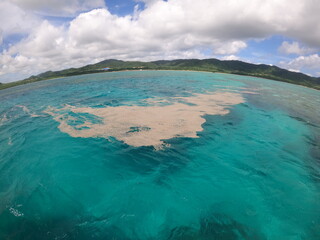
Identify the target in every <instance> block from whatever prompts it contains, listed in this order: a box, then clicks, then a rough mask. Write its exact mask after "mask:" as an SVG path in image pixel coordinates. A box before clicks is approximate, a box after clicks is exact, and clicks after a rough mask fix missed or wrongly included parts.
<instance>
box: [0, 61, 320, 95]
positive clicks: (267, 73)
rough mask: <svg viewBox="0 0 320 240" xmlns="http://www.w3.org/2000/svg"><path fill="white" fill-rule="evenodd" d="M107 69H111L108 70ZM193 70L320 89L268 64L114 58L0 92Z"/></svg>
mask: <svg viewBox="0 0 320 240" xmlns="http://www.w3.org/2000/svg"><path fill="white" fill-rule="evenodd" d="M106 68H108V69H106ZM139 69H144V70H194V71H208V72H221V73H232V74H239V75H248V76H254V77H262V78H267V79H273V80H277V81H283V82H289V83H293V84H299V85H303V86H306V87H311V88H315V89H319V90H320V78H315V77H311V76H308V75H306V74H303V73H297V72H291V71H288V70H285V69H282V68H279V67H276V66H269V65H265V64H259V65H257V64H251V63H246V62H242V61H234V60H231V61H221V60H218V59H204V60H199V59H179V60H171V61H169V60H168V61H167V60H161V61H153V62H139V61H121V60H115V59H109V60H105V61H102V62H99V63H96V64H90V65H87V66H84V67H80V68H69V69H65V70H61V71H54V72H53V71H48V72H44V73H41V74H39V75H37V76H31V77H29V78H27V79H24V80H21V81H17V82H12V83H3V84H0V89H5V88H9V87H13V86H17V85H22V84H26V83H31V82H36V81H42V80H47V79H52V78H60V77H67V76H73V75H80V74H90V73H99V72H106V71H124V70H139Z"/></svg>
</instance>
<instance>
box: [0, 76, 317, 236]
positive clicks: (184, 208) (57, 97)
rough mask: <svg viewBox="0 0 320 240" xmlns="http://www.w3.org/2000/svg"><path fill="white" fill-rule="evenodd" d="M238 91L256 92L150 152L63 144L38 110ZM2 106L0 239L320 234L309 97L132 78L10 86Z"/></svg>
mask: <svg viewBox="0 0 320 240" xmlns="http://www.w3.org/2000/svg"><path fill="white" fill-rule="evenodd" d="M243 88H248V89H249V90H250V89H251V90H252V91H256V92H258V93H259V94H250V93H245V92H244V93H243V95H244V97H245V99H246V102H245V103H242V104H238V105H235V106H233V107H231V108H230V113H229V114H227V115H224V116H216V115H214V116H210V115H207V116H205V118H206V122H205V123H204V125H203V128H204V130H203V131H202V132H198V136H199V138H174V139H169V140H167V143H170V147H167V148H164V149H162V150H158V151H157V150H155V149H154V148H152V147H132V146H128V145H126V144H124V143H122V142H120V141H117V140H116V139H112V138H111V139H109V140H107V139H105V138H73V137H71V136H69V135H68V134H66V133H63V132H61V131H60V130H59V129H58V125H59V124H58V122H56V121H55V120H54V119H53V118H52V116H50V115H48V114H46V113H44V112H43V111H44V110H45V109H47V107H48V106H52V107H57V108H61V107H62V106H63V105H65V104H70V105H73V106H79V107H82V106H89V107H107V106H123V105H140V104H142V100H144V99H146V98H151V97H161V98H167V97H177V96H189V95H190V94H191V93H204V92H207V91H233V92H239V91H240V90H239V89H243ZM249 90H248V91H249ZM0 103H1V105H0V239H30V240H36V239H118V240H129V239H136V240H140V239H141V240H144V239H148V240H152V239H159V240H162V239H170V240H178V239H186V240H190V239H193V240H196V239H197V240H200V239H202V240H209V239H210V240H211V239H222V240H224V239H227V240H236V239H250V240H251V239H257V240H260V239H270V240H273V239H275V240H278V239H293V240H298V239H306V240H307V239H308V240H318V239H320V108H319V104H320V92H319V91H316V90H312V89H308V88H304V87H300V86H295V85H291V84H286V83H281V82H275V81H271V80H264V79H259V78H253V77H245V76H236V75H227V74H213V73H200V72H182V71H181V72H178V71H141V72H117V73H103V74H91V75H83V76H74V77H69V78H61V79H55V80H48V81H42V82H38V83H32V84H27V85H23V86H18V87H14V88H10V89H6V90H1V91H0Z"/></svg>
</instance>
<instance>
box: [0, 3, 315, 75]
mask: <svg viewBox="0 0 320 240" xmlns="http://www.w3.org/2000/svg"><path fill="white" fill-rule="evenodd" d="M143 2H145V3H146V8H145V9H143V10H141V9H140V10H139V9H137V8H136V10H135V13H134V14H133V16H124V17H119V16H116V15H112V14H111V13H110V12H109V11H108V10H107V9H106V8H100V9H94V10H92V11H89V12H85V13H81V14H78V13H79V12H81V11H85V10H88V9H92V8H96V7H99V6H103V5H104V3H103V1H102V0H94V1H84V0H70V1H62V0H59V1H57V0H48V1H45V4H44V1H42V0H11V1H10V2H9V1H8V0H5V1H4V2H1V3H0V9H2V10H0V11H3V12H4V14H6V12H7V10H8V11H9V12H10V13H8V14H7V15H2V14H0V28H2V30H3V36H8V35H10V34H12V33H14V32H25V33H27V35H28V36H27V37H26V38H25V39H23V40H22V41H21V42H19V43H17V44H15V45H13V46H11V47H10V48H9V49H7V50H6V51H4V52H3V53H2V55H0V63H1V64H2V65H0V72H2V73H3V74H5V73H14V72H18V71H19V73H23V74H25V75H30V74H34V73H39V72H42V71H46V70H57V69H63V68H67V67H75V66H81V65H83V64H87V63H92V62H94V61H99V60H103V59H107V58H118V59H123V60H157V59H173V58H205V57H210V56H216V55H222V56H223V58H230V59H231V58H235V57H236V55H237V54H238V53H239V51H241V50H242V49H244V48H246V47H247V43H246V41H247V40H248V39H258V38H265V37H268V36H271V35H274V34H279V35H285V36H287V37H291V38H295V39H297V41H302V42H304V45H306V46H308V44H309V45H310V46H314V47H315V48H319V47H320V21H319V17H318V13H319V11H320V4H314V0H304V1H301V0H290V1H289V0H277V1H276V0H270V1H264V0H244V1H238V0H215V1H212V0H198V1H193V0H169V1H161V0H143ZM13 3H15V4H16V5H14V4H13ZM1 4H2V5H1ZM1 6H2V8H1ZM22 8H23V9H24V10H22ZM36 12H37V13H39V12H40V13H43V14H47V15H48V14H49V15H50V14H51V15H59V14H60V15H62V16H65V15H68V16H69V15H73V14H76V15H77V16H76V17H75V18H74V19H73V20H72V21H71V22H70V23H69V24H66V25H64V26H60V27H57V26H54V25H53V24H52V23H50V22H48V21H43V20H39V18H38V17H36V15H35V13H36ZM13 29H16V30H13ZM208 49H209V50H210V51H211V55H208ZM308 49H309V47H301V46H300V45H299V44H296V43H295V42H294V43H283V46H282V47H280V49H279V51H282V52H284V53H295V54H301V53H304V54H305V53H306V52H307V50H308ZM204 52H206V54H204ZM297 61H298V60H297ZM291 65H293V63H292V64H291ZM292 68H293V69H296V68H295V67H292Z"/></svg>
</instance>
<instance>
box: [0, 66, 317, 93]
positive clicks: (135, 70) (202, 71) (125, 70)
mask: <svg viewBox="0 0 320 240" xmlns="http://www.w3.org/2000/svg"><path fill="white" fill-rule="evenodd" d="M141 71H174V72H199V73H213V74H214V73H218V74H227V75H236V76H247V77H253V78H261V79H264V80H269V81H270V80H271V81H276V82H283V83H287V84H292V85H295V86H300V87H304V88H308V89H312V90H315V91H320V89H317V88H313V87H308V86H305V85H301V84H297V83H291V82H287V81H281V80H276V79H271V78H265V77H260V76H253V75H245V74H237V73H226V72H212V71H204V70H187V69H181V70H174V69H123V70H114V71H113V70H111V71H108V70H107V71H97V72H88V73H81V74H75V75H69V76H60V77H53V78H48V79H43V80H35V81H32V82H22V83H19V84H16V85H14V86H8V87H4V88H1V86H2V85H6V84H14V83H16V82H10V83H2V84H1V83H0V92H1V91H2V90H5V89H9V88H14V87H18V86H21V85H25V84H30V83H36V82H41V81H48V80H55V79H61V78H67V77H73V76H81V75H89V74H99V73H115V72H141ZM20 81H25V80H20ZM20 81H17V82H20Z"/></svg>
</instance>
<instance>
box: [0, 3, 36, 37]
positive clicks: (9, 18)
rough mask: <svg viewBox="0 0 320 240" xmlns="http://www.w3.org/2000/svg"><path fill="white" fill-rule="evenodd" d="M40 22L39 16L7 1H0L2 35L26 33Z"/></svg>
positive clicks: (0, 28) (0, 29)
mask: <svg viewBox="0 0 320 240" xmlns="http://www.w3.org/2000/svg"><path fill="white" fill-rule="evenodd" d="M39 22H40V19H39V17H37V16H35V15H33V14H31V13H28V12H26V11H24V10H23V9H21V8H19V7H17V6H16V5H14V4H12V3H10V2H8V1H1V2H0V32H2V34H3V37H6V36H9V35H11V34H28V33H29V32H30V31H31V30H32V29H33V28H34V27H35V26H37V25H38V24H39Z"/></svg>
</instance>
